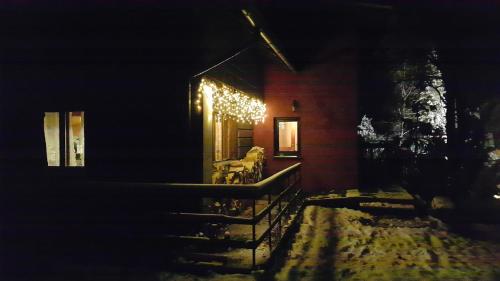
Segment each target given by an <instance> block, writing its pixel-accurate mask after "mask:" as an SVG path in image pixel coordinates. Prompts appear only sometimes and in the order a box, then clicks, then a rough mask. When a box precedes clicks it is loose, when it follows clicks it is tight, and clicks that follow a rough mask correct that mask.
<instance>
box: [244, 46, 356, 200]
mask: <svg viewBox="0 0 500 281" xmlns="http://www.w3.org/2000/svg"><path fill="white" fill-rule="evenodd" d="M356 67H357V64H356V52H355V51H348V52H343V53H342V54H338V53H337V54H336V55H333V56H329V58H328V59H327V60H324V61H323V62H322V63H317V64H315V65H312V66H310V67H309V68H308V69H305V70H303V71H301V72H299V73H295V74H294V73H291V72H289V71H288V70H286V69H285V68H284V67H282V66H281V65H270V66H268V68H267V70H266V73H265V84H264V100H265V103H266V104H267V110H268V113H267V118H266V121H265V123H264V124H259V125H256V126H255V128H254V143H255V144H256V145H258V146H263V147H264V148H265V154H266V159H267V160H266V163H267V164H266V172H267V173H268V174H270V173H274V172H277V171H279V170H280V169H283V168H285V167H287V166H289V165H290V164H292V163H295V162H298V161H301V162H302V163H303V168H302V174H303V181H302V184H303V187H304V189H305V190H307V191H310V192H318V191H328V190H331V189H332V188H335V189H346V188H349V187H355V186H357V182H358V181H357V176H358V171H357V169H358V166H357V136H356V125H357V81H356V79H357V68H356ZM293 100H297V101H298V103H299V107H298V109H297V110H296V112H293V111H292V101H293ZM274 117H300V122H301V124H300V126H301V150H302V151H301V152H302V153H301V154H302V158H301V159H299V160H297V159H293V160H291V159H276V158H273V138H274V135H273V118H274Z"/></svg>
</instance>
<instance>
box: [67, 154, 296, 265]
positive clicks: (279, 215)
mask: <svg viewBox="0 0 500 281" xmlns="http://www.w3.org/2000/svg"><path fill="white" fill-rule="evenodd" d="M300 168H301V163H297V164H294V165H292V166H290V167H288V168H286V169H283V170H281V171H279V172H277V173H275V174H273V175H271V176H269V177H268V178H266V179H264V180H262V181H260V182H258V183H255V184H194V183H193V184H190V183H186V184H185V183H179V184H174V183H138V182H85V183H81V186H80V184H79V183H74V184H72V185H71V189H70V191H71V192H69V191H68V194H71V198H72V200H74V201H75V202H78V201H80V200H81V198H80V197H81V196H76V195H75V194H76V193H75V192H76V191H77V190H81V191H82V192H81V194H84V196H86V197H92V196H93V195H95V197H99V198H103V194H104V195H105V196H107V197H105V198H106V199H100V200H101V201H103V204H102V205H103V206H100V207H96V208H101V209H106V208H108V207H109V208H110V209H112V210H117V211H115V213H112V212H110V213H111V216H112V215H113V214H116V213H117V214H118V215H117V216H118V217H119V219H124V216H131V217H130V219H132V220H134V221H133V222H132V223H136V222H137V223H138V224H139V225H140V224H141V223H144V221H146V222H147V223H150V225H154V226H160V227H161V229H160V230H159V231H158V229H157V230H154V231H150V232H149V233H148V235H149V234H151V235H156V236H154V237H157V238H158V237H159V238H160V239H161V240H160V241H164V242H166V245H170V246H173V248H175V250H176V251H177V250H179V249H182V248H183V247H182V245H184V246H188V247H184V248H191V249H192V248H193V247H197V249H196V250H197V251H198V250H199V249H201V250H200V251H201V253H203V250H206V249H213V248H221V249H227V248H228V247H230V248H231V249H248V250H251V251H252V252H251V257H250V255H249V254H248V255H247V254H245V258H246V260H245V261H246V262H245V264H247V265H251V269H254V268H256V267H258V266H260V265H262V264H264V263H266V262H267V261H268V258H269V257H271V255H272V254H273V252H274V250H276V248H277V246H278V245H279V244H280V243H281V240H283V239H282V238H283V237H284V235H285V234H286V233H287V231H286V229H288V227H289V225H291V224H293V223H294V222H295V221H296V218H297V216H296V215H295V214H296V213H298V211H299V210H300V208H302V205H303V204H302V203H303V199H304V198H303V197H304V196H303V192H302V189H301V187H300V182H301V173H300ZM61 190H68V188H61ZM223 199H224V200H225V199H233V200H234V199H237V200H238V201H240V202H244V204H242V205H244V206H243V208H241V209H240V210H241V212H239V213H238V212H231V213H228V212H219V213H214V212H213V210H210V209H209V208H207V207H206V206H207V202H215V201H217V200H219V201H221V202H223V201H222V200H223ZM63 201H66V202H69V201H67V200H63ZM89 202H90V201H89ZM92 202H94V201H92ZM88 207H89V208H90V209H92V208H94V207H93V206H88ZM122 208H124V209H126V211H127V214H129V215H127V214H125V211H123V212H122ZM106 212H107V209H106V211H105V212H98V217H99V218H104V216H103V215H102V214H107V213H106ZM125 220H127V218H125ZM208 224H219V225H223V226H224V227H226V226H227V227H231V228H234V229H235V231H234V232H235V233H233V231H232V230H231V235H230V236H229V237H227V236H225V235H223V236H222V237H220V235H219V236H217V237H213V236H212V237H211V236H210V235H199V233H200V232H201V230H202V229H203V226H206V225H208ZM238 227H239V228H238ZM141 228H142V227H141V226H139V227H138V229H141ZM242 228H244V229H245V231H242V230H241V229H242ZM146 232H147V231H146ZM236 232H238V233H239V234H236ZM266 238H267V239H266ZM266 243H267V245H265V244H266ZM170 246H169V247H170ZM265 246H268V248H269V255H266V258H265V259H264V258H263V257H262V255H260V253H261V252H262V251H261V249H265V248H266V247H265ZM259 247H260V248H259ZM258 248H259V259H260V261H263V262H259V261H258V259H257V257H256V250H257V249H258ZM179 251H181V250H179ZM266 251H267V250H266ZM209 252H210V251H209ZM220 253H221V252H217V254H220Z"/></svg>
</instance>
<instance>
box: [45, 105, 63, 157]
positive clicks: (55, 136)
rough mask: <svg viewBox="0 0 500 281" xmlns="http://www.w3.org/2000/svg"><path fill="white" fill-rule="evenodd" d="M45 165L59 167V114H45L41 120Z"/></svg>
mask: <svg viewBox="0 0 500 281" xmlns="http://www.w3.org/2000/svg"><path fill="white" fill-rule="evenodd" d="M43 129H44V133H45V147H46V149H47V165H49V166H60V165H61V163H60V159H61V157H60V154H59V153H60V152H59V112H45V117H44V118H43Z"/></svg>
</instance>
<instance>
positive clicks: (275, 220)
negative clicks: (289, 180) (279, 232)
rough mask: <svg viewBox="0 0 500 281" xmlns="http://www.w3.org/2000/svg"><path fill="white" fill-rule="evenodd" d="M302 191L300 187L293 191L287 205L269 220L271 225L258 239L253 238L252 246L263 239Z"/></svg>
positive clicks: (256, 245) (257, 244)
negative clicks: (295, 191) (293, 193)
mask: <svg viewBox="0 0 500 281" xmlns="http://www.w3.org/2000/svg"><path fill="white" fill-rule="evenodd" d="M301 193H302V189H299V191H297V193H295V195H294V196H293V198H292V200H290V202H289V203H288V205H286V206H285V207H284V208H283V209H282V210H281V211H280V212H279V213H278V214H277V216H276V217H275V218H274V220H273V221H272V222H271V225H270V226H269V227H268V228H267V229H266V230H265V231H264V232H263V233H262V234H261V235H260V237H259V238H258V239H256V240H255V244H254V247H255V248H257V247H258V246H259V245H260V244H261V243H262V242H263V241H264V239H265V238H266V236H267V235H268V234H269V232H270V231H271V230H272V229H273V227H274V226H275V225H276V224H277V223H278V221H279V220H280V219H281V217H282V216H283V214H284V213H285V212H287V211H288V209H290V208H291V207H290V206H292V205H293V203H295V201H296V200H297V199H298V198H299V196H300V195H301Z"/></svg>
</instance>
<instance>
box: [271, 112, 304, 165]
mask: <svg viewBox="0 0 500 281" xmlns="http://www.w3.org/2000/svg"><path fill="white" fill-rule="evenodd" d="M291 121H295V122H297V135H296V136H297V151H280V150H279V123H280V122H291ZM300 135H301V134H300V117H274V157H275V158H300V157H301V151H302V150H301V146H302V144H301V136H300Z"/></svg>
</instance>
